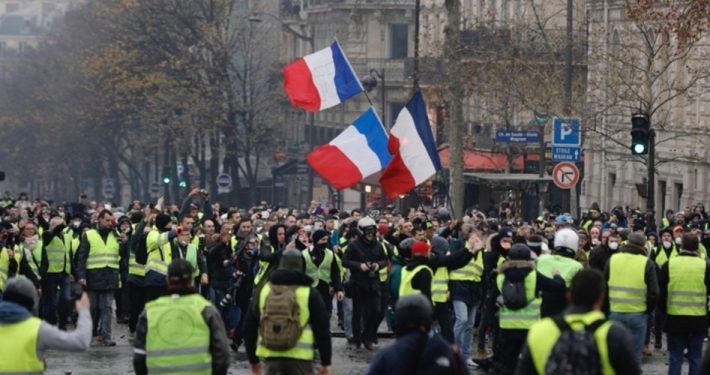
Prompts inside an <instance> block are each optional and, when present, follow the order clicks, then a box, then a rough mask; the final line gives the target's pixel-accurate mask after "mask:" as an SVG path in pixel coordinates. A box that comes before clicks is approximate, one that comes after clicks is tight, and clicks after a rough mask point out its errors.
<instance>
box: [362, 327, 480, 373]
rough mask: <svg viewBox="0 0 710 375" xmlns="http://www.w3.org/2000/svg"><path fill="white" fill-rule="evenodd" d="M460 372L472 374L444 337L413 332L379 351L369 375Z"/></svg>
mask: <svg viewBox="0 0 710 375" xmlns="http://www.w3.org/2000/svg"><path fill="white" fill-rule="evenodd" d="M412 359H417V360H415V361H413V360H412ZM456 369H461V370H462V371H463V373H466V374H467V373H468V371H467V369H466V364H465V363H464V362H463V357H462V356H460V355H459V356H454V352H453V350H452V349H451V345H450V344H449V343H447V342H446V340H444V339H443V338H442V337H441V336H440V335H433V336H431V337H429V336H422V335H421V334H420V333H418V332H411V333H407V334H405V335H403V336H401V337H399V338H397V341H395V342H394V343H392V344H391V345H389V346H387V347H386V348H384V349H382V350H380V351H378V352H377V354H376V355H375V358H374V359H373V361H372V364H371V365H370V368H369V369H368V371H367V373H368V375H370V374H371V375H376V374H388V375H399V374H402V375H409V374H442V375H449V374H451V375H454V374H459V373H460V372H457V371H456Z"/></svg>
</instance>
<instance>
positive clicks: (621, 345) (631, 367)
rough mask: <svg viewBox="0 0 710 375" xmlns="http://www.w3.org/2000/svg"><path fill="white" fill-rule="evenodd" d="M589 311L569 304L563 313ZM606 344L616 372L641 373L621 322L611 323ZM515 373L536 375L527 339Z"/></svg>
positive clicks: (629, 337)
mask: <svg viewBox="0 0 710 375" xmlns="http://www.w3.org/2000/svg"><path fill="white" fill-rule="evenodd" d="M590 311H591V310H589V309H585V308H583V307H578V306H570V307H569V308H568V309H567V311H565V313H564V314H565V315H568V314H586V313H588V312H590ZM606 345H607V348H608V350H609V362H610V363H611V367H612V368H613V369H614V371H615V372H616V373H617V374H628V375H635V374H640V373H641V369H640V368H639V365H638V363H636V361H634V360H632V359H633V358H634V355H635V354H634V352H633V345H632V340H631V334H630V333H629V331H627V330H626V328H624V327H623V326H622V325H621V324H618V323H612V325H611V328H609V333H608V334H607V337H606ZM517 374H518V375H537V370H536V369H535V364H534V363H533V359H532V357H531V356H530V348H529V347H528V343H527V340H525V347H524V348H523V354H522V357H521V358H520V360H519V361H518V371H517Z"/></svg>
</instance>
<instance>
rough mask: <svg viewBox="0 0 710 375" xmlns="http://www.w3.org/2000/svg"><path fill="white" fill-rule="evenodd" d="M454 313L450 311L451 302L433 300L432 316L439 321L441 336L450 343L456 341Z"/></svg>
mask: <svg viewBox="0 0 710 375" xmlns="http://www.w3.org/2000/svg"><path fill="white" fill-rule="evenodd" d="M453 316H454V313H453V311H451V304H449V303H448V302H446V303H436V302H434V317H435V318H436V321H437V322H439V328H440V329H441V336H443V337H444V338H445V339H446V341H448V342H449V343H450V344H454V343H456V341H455V340H454V317H453Z"/></svg>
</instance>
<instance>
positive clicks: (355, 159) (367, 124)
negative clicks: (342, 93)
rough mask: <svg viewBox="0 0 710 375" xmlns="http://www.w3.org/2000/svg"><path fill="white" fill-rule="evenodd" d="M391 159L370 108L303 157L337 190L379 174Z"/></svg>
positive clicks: (384, 136) (383, 135)
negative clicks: (333, 136) (325, 142)
mask: <svg viewBox="0 0 710 375" xmlns="http://www.w3.org/2000/svg"><path fill="white" fill-rule="evenodd" d="M391 159H392V155H390V153H389V152H388V151H387V133H386V132H385V129H384V127H383V126H382V122H381V121H380V118H379V117H377V113H375V111H374V110H373V109H372V107H370V109H368V110H367V111H366V112H365V113H363V114H362V115H361V116H360V117H358V119H357V120H355V122H354V123H353V124H352V125H350V126H348V127H347V128H346V129H345V130H344V131H343V132H342V133H340V135H338V136H337V137H335V139H333V140H332V141H330V143H328V144H327V145H324V146H320V147H318V148H316V149H315V150H313V151H312V152H311V153H310V154H308V156H306V160H308V164H310V166H311V168H313V170H314V171H316V172H317V173H318V174H319V175H320V176H321V177H323V178H325V179H326V180H327V181H328V182H329V183H330V184H331V185H332V186H333V187H335V188H336V189H338V190H340V189H345V188H349V187H351V186H353V185H355V184H357V183H358V182H360V181H362V180H363V179H365V178H366V177H368V176H370V175H372V174H374V173H377V172H379V171H381V170H382V169H383V168H384V167H385V166H386V165H387V163H389V162H390V160H391Z"/></svg>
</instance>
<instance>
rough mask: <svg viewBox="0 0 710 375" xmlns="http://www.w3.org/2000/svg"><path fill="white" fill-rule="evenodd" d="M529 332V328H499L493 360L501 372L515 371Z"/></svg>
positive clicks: (512, 372)
mask: <svg viewBox="0 0 710 375" xmlns="http://www.w3.org/2000/svg"><path fill="white" fill-rule="evenodd" d="M527 334H528V331H527V330H522V329H500V328H498V332H497V334H496V337H497V341H498V343H497V344H498V345H494V346H495V347H494V349H493V360H494V362H495V367H496V369H497V370H498V371H499V372H500V373H501V374H514V373H515V368H516V367H517V365H518V359H519V357H520V353H521V352H522V351H523V346H524V345H525V339H526V338H527Z"/></svg>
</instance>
